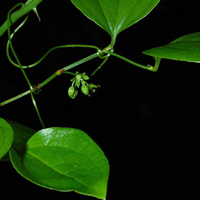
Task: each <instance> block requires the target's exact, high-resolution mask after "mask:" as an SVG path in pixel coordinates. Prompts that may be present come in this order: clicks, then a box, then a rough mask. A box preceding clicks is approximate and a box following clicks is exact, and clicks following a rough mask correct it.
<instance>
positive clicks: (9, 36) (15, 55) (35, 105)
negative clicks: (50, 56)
mask: <svg viewBox="0 0 200 200" xmlns="http://www.w3.org/2000/svg"><path fill="white" fill-rule="evenodd" d="M21 5H23V4H21V3H19V4H17V5H15V6H14V7H13V8H12V9H11V10H10V11H9V12H8V15H7V23H8V39H9V43H10V48H11V50H12V53H13V55H14V57H15V59H16V61H17V63H18V65H19V66H20V69H21V71H22V73H23V75H24V77H25V79H26V81H27V83H28V85H29V88H30V94H31V99H32V102H33V105H34V107H35V110H36V113H37V115H38V118H39V120H40V122H41V124H42V126H43V128H45V126H44V123H43V121H42V118H41V115H40V113H39V110H38V107H37V104H36V102H35V98H34V96H33V92H34V89H33V87H32V85H31V83H30V81H29V78H28V77H27V75H26V72H25V71H24V69H23V68H22V65H21V62H20V60H19V58H18V56H17V54H16V53H15V50H14V47H13V45H12V41H11V33H10V23H11V13H12V11H13V10H14V9H16V8H17V7H18V6H21Z"/></svg>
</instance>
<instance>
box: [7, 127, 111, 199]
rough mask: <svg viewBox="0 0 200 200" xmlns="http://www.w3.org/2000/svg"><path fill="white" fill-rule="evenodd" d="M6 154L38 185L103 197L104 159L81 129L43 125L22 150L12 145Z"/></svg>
mask: <svg viewBox="0 0 200 200" xmlns="http://www.w3.org/2000/svg"><path fill="white" fill-rule="evenodd" d="M10 158H11V161H12V164H13V166H14V167H15V169H16V170H17V171H18V172H19V173H20V174H21V175H22V176H23V177H24V178H26V179H28V180H29V181H31V182H33V183H35V184H37V185H39V186H42V187H45V188H49V189H53V190H58V191H76V192H77V193H80V194H85V195H89V196H94V197H97V198H99V199H105V198H106V193H107V181H108V175H109V163H108V160H107V158H106V157H105V155H104V153H103V152H102V150H101V149H100V148H99V147H98V145H97V144H96V143H95V142H94V141H93V140H92V139H91V138H90V137H89V136H88V135H87V134H86V133H84V132H83V131H81V130H78V129H73V128H58V127H54V128H47V129H43V130H41V131H38V132H37V133H36V134H35V135H33V136H32V137H31V138H30V139H29V140H28V142H27V144H26V148H25V149H24V151H23V152H18V151H16V150H15V149H14V148H12V149H11V150H10Z"/></svg>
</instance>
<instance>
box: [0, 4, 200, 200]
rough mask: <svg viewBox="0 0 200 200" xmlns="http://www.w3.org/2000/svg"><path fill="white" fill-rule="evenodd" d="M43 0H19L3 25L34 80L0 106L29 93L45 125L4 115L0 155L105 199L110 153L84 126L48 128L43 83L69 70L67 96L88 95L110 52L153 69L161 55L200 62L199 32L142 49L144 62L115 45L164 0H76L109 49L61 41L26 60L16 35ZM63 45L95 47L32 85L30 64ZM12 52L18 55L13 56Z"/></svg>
mask: <svg viewBox="0 0 200 200" xmlns="http://www.w3.org/2000/svg"><path fill="white" fill-rule="evenodd" d="M41 2H42V0H28V1H27V2H26V3H18V4H16V5H15V6H14V7H13V8H11V9H10V11H9V12H8V14H7V20H6V21H5V23H4V24H3V25H2V26H1V27H0V37H1V36H2V35H3V34H4V33H5V32H6V31H7V32H8V42H7V45H6V55H7V58H8V60H9V61H10V63H11V64H12V65H13V66H15V67H17V68H19V69H20V70H21V72H22V74H23V76H24V78H25V80H26V82H27V84H28V86H29V89H28V90H27V91H25V92H23V93H21V94H19V95H17V96H15V97H12V98H11V99H8V100H6V101H4V102H2V103H0V107H1V106H4V105H7V104H9V103H11V102H13V101H15V100H18V99H20V98H22V97H24V96H26V95H30V96H31V100H32V103H33V105H34V108H35V111H36V113H37V116H38V119H39V121H40V124H41V126H42V127H43V128H42V129H41V130H40V131H38V132H36V133H35V131H34V130H32V129H29V128H27V127H25V126H23V125H19V124H17V125H16V123H15V122H12V121H9V120H8V121H7V120H4V119H2V118H0V139H1V140H2V141H0V161H4V160H10V161H11V163H12V165H13V167H14V168H15V169H16V171H17V172H18V173H19V174H20V175H21V176H23V177H24V178H26V179H27V180H29V181H31V182H33V183H34V184H36V185H39V186H42V187H45V188H50V189H54V190H57V191H76V192H78V193H80V194H85V195H89V196H93V197H96V198H99V199H106V194H107V184H108V178H109V170H110V169H109V163H108V159H107V158H106V156H105V155H104V153H103V151H102V150H101V149H100V147H99V146H98V145H97V144H96V143H95V142H94V141H93V140H92V139H91V138H90V137H89V136H88V135H87V134H86V133H85V132H83V131H81V130H79V129H75V128H66V127H65V128H61V127H51V128H45V124H44V122H43V119H42V117H41V115H40V112H39V109H38V106H37V104H36V101H35V97H34V95H37V94H39V93H40V90H41V88H43V87H44V86H46V85H47V84H48V83H50V82H51V81H53V80H54V79H55V78H56V77H59V76H61V75H63V74H65V75H70V76H72V77H73V78H71V86H70V87H69V88H68V96H69V97H70V98H71V99H75V98H76V97H77V95H78V91H79V89H80V90H81V92H82V93H83V94H84V95H86V96H90V95H91V94H93V93H94V92H95V91H96V90H97V89H98V88H99V87H100V86H99V85H96V84H94V83H91V82H90V78H91V77H93V76H94V75H95V74H96V73H97V72H98V71H99V70H100V69H101V68H102V67H103V66H104V65H105V64H106V63H107V62H108V60H109V58H110V57H111V56H112V57H116V58H118V59H121V60H123V61H125V62H127V63H129V64H131V65H134V66H136V67H139V68H142V69H145V70H148V71H151V72H156V71H157V70H158V68H159V65H160V62H161V59H172V60H179V61H187V62H195V63H199V62H200V57H199V54H200V50H199V41H200V33H199V32H198V33H192V34H188V35H185V36H182V37H180V38H178V39H176V40H174V41H172V42H171V43H169V44H167V45H164V46H161V47H156V48H152V49H149V50H146V51H144V52H143V54H145V55H148V56H152V57H153V58H154V59H155V64H154V65H147V66H145V65H142V64H139V63H136V62H134V61H132V60H130V59H128V58H126V57H124V56H122V55H119V54H118V53H116V52H115V51H114V46H115V43H116V39H117V35H118V34H119V33H120V32H122V31H124V30H125V29H127V28H128V27H130V26H132V25H134V24H135V23H137V22H138V21H140V20H141V19H142V18H144V17H145V16H147V15H148V14H149V13H150V12H151V11H152V10H153V9H154V8H155V7H156V5H157V4H158V3H159V0H146V1H140V0H126V1H124V0H116V1H110V0H98V1H97V0H93V1H91V0H81V1H80V0H71V2H72V3H73V4H74V6H75V7H76V8H77V9H79V10H80V11H81V12H82V13H83V14H84V15H86V16H87V17H88V18H89V19H91V20H92V21H94V22H95V23H96V24H97V25H99V26H100V27H101V28H102V29H104V30H105V31H106V32H107V33H108V34H109V35H110V36H111V43H110V44H109V45H108V46H107V47H105V48H104V49H101V48H99V47H97V46H94V45H87V44H67V45H59V46H55V47H53V48H51V49H50V50H48V51H47V52H46V53H45V54H44V55H43V56H42V57H41V58H40V59H39V60H37V61H36V62H34V63H32V64H29V65H22V64H21V61H20V59H19V57H18V55H17V53H16V51H15V48H14V46H13V43H12V40H13V38H14V36H15V34H16V33H17V32H18V30H19V29H21V28H22V27H23V25H24V24H25V23H26V22H27V21H28V18H29V12H30V11H32V10H33V11H34V12H35V14H36V16H37V17H38V19H39V20H40V16H39V14H38V12H37V6H38V5H39V4H40V3H41ZM19 7H20V8H19ZM111 11H113V12H111ZM22 17H25V19H24V20H23V21H22V22H21V23H20V24H19V26H18V27H17V28H16V29H15V30H14V31H13V32H11V26H12V24H13V23H15V22H16V21H17V20H18V19H20V18H22ZM64 48H83V49H93V50H95V52H94V53H93V54H91V55H88V56H87V57H85V58H82V59H80V60H78V61H76V62H74V63H72V64H70V65H67V66H66V67H63V68H61V69H57V70H56V71H55V72H54V73H53V74H52V75H51V76H50V77H48V78H46V79H45V80H44V81H43V82H41V83H40V84H38V85H33V84H32V83H31V82H30V80H29V78H28V76H27V74H26V70H27V69H30V68H33V67H35V66H37V65H39V64H40V63H41V62H42V61H43V60H44V59H45V58H46V57H47V56H48V55H49V54H50V53H52V52H53V51H55V50H57V49H64ZM191 51H192V53H191ZM11 53H12V55H13V56H14V59H15V60H13V59H12V58H11V55H10V54H11ZM96 58H98V59H99V60H101V63H100V64H99V66H98V67H97V68H96V69H94V71H93V72H92V73H91V74H90V75H87V74H86V73H85V72H76V73H73V72H71V71H70V70H71V69H73V68H75V67H77V66H79V65H81V64H83V63H86V62H89V61H91V60H93V59H96ZM16 126H17V127H18V129H16ZM19 127H20V128H19Z"/></svg>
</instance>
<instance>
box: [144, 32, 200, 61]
mask: <svg viewBox="0 0 200 200" xmlns="http://www.w3.org/2000/svg"><path fill="white" fill-rule="evenodd" d="M143 53H144V54H146V55H149V56H156V57H160V58H166V59H171V60H179V61H187V62H195V63H199V62H200V32H198V33H192V34H188V35H185V36H183V37H180V38H178V39H176V40H174V41H172V42H171V43H170V44H167V45H164V46H161V47H156V48H153V49H149V50H146V51H144V52H143Z"/></svg>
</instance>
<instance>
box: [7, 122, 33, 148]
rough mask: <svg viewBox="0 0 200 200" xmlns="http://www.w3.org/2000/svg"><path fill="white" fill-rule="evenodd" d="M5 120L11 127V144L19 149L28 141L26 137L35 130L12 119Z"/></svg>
mask: <svg viewBox="0 0 200 200" xmlns="http://www.w3.org/2000/svg"><path fill="white" fill-rule="evenodd" d="M6 121H7V122H8V123H9V124H10V126H11V127H12V129H13V132H14V140H13V144H12V146H13V147H14V148H15V149H16V150H18V151H21V150H22V149H23V148H24V145H25V144H26V142H27V141H28V139H29V138H30V137H31V136H32V135H33V134H34V133H35V132H36V131H35V130H33V129H31V128H29V127H27V126H24V125H22V124H20V123H17V122H15V121H12V120H7V119H6Z"/></svg>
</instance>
